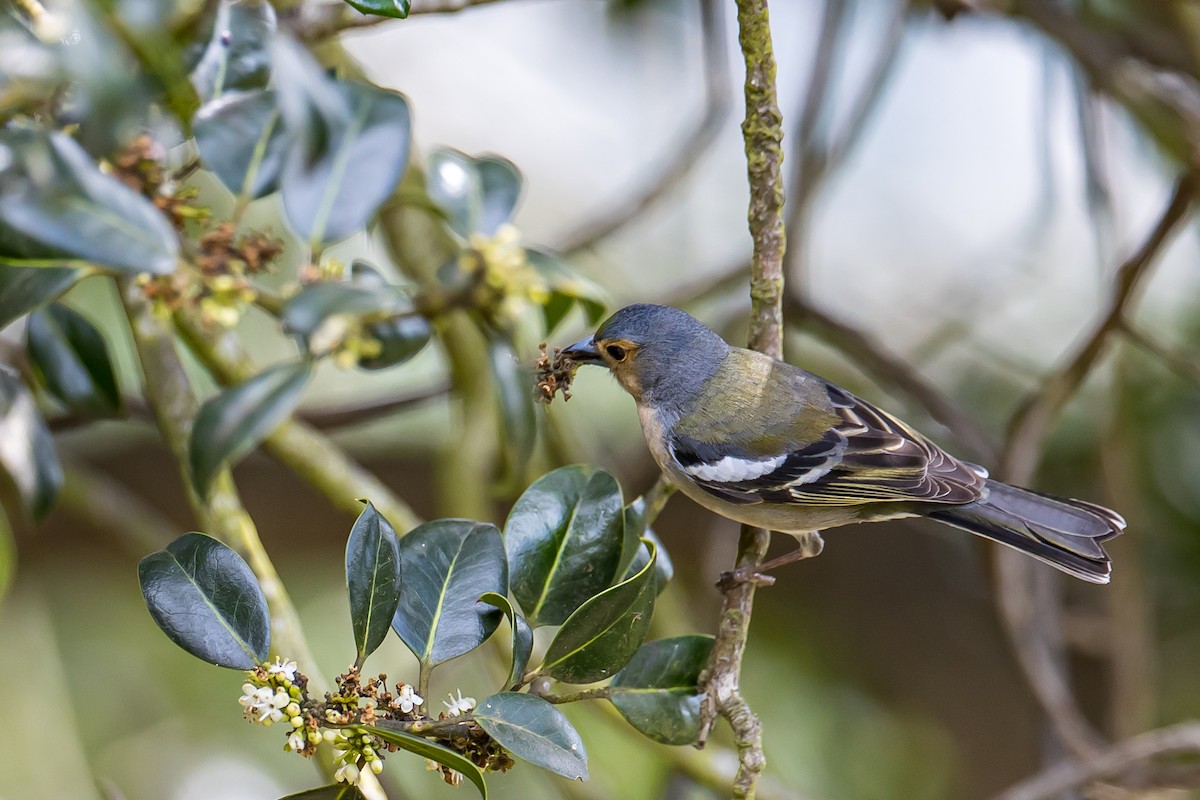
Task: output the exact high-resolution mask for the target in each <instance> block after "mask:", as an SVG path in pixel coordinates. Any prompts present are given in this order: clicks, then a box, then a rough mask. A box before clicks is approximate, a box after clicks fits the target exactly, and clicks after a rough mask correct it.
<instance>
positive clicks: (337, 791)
mask: <svg viewBox="0 0 1200 800" xmlns="http://www.w3.org/2000/svg"><path fill="white" fill-rule="evenodd" d="M279 800H367V796H366V795H364V794H363V793H362V791H361V790H360V789H359V788H358V787H357V786H354V785H352V784H349V783H331V784H329V785H328V786H320V787H318V788H316V789H307V790H305V791H303V792H297V793H296V794H289V795H288V796H287V797H281V798H279Z"/></svg>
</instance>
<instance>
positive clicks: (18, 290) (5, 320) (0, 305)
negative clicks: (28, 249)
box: [0, 266, 88, 328]
mask: <svg viewBox="0 0 1200 800" xmlns="http://www.w3.org/2000/svg"><path fill="white" fill-rule="evenodd" d="M87 272H88V271H87V270H85V269H77V268H75V267H6V266H0V328H4V327H7V326H8V324H9V323H10V322H12V321H13V320H15V319H16V318H17V317H20V316H21V315H23V314H28V313H29V312H30V311H33V310H34V309H36V308H40V307H42V306H43V305H45V304H46V303H49V302H50V301H51V300H56V299H58V297H59V295H61V294H63V293H64V292H66V291H67V289H70V288H71V287H72V286H74V285H75V283H76V281H78V280H79V279H80V278H82V277H83V276H85V275H86V274H87Z"/></svg>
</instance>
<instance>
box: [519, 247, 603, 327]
mask: <svg viewBox="0 0 1200 800" xmlns="http://www.w3.org/2000/svg"><path fill="white" fill-rule="evenodd" d="M525 260H526V261H527V262H528V263H529V266H531V267H533V268H534V269H535V270H536V271H537V273H538V274H539V275H541V277H542V280H544V281H545V282H546V286H547V287H548V288H549V290H550V299H549V300H548V301H547V302H546V305H544V306H543V307H542V315H543V317H544V318H545V321H546V331H547V332H550V331H553V330H554V329H555V328H556V327H558V325H559V323H560V322H562V320H563V318H564V317H566V316H567V314H568V313H569V312H570V311H571V309H572V308H574V307H575V306H576V305H578V306H579V307H580V308H582V309H583V311H584V316H585V317H586V319H587V322H588V324H589V325H595V324H596V323H598V322H599V321H600V319H602V318H603V316H604V311H605V309H606V308H607V306H608V303H609V297H608V293H607V292H606V291H604V289H602V288H601V287H600V286H599V285H598V284H596V283H594V282H592V281H591V280H589V279H587V278H586V277H584V276H583V275H582V274H581V273H580V272H579V271H578V270H576V269H575V268H574V267H572V266H571V265H570V264H568V263H567V262H566V261H564V260H563V259H562V258H560V257H559V256H557V255H555V254H554V253H551V252H549V251H547V250H539V249H537V248H536V247H527V248H525Z"/></svg>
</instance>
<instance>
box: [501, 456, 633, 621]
mask: <svg viewBox="0 0 1200 800" xmlns="http://www.w3.org/2000/svg"><path fill="white" fill-rule="evenodd" d="M623 529H624V514H623V504H622V500H621V487H620V486H619V485H618V484H617V481H616V478H614V477H613V476H612V475H609V474H608V473H607V472H604V471H603V470H598V469H595V468H594V467H589V466H583V465H579V466H571V467H562V468H560V469H556V470H554V471H553V472H549V473H547V474H545V475H543V476H542V477H541V478H539V479H538V480H536V481H534V482H533V484H532V485H530V487H529V488H528V489H526V490H525V493H524V494H523V495H521V497H520V498H519V499H518V500H517V502H516V504H515V505H514V506H513V509H512V511H511V512H510V513H509V515H508V521H507V522H505V524H504V546H505V549H506V550H507V551H508V564H509V571H510V576H511V577H510V583H511V585H512V593H513V596H514V597H515V598H516V599H517V602H518V603H520V604H521V608H522V610H524V612H525V616H526V617H527V618H528V619H529V623H530V624H531V625H533V626H535V627H536V626H538V625H560V624H562V622H563V621H564V620H565V619H566V618H567V617H569V616H571V614H572V613H573V612H574V611H575V609H577V608H579V607H580V606H581V605H583V603H584V601H585V600H587V599H588V598H590V597H592V596H594V595H596V594H598V593H599V592H601V591H603V590H604V589H606V588H608V586H610V585H611V584H612V582H613V578H614V577H615V576H616V571H617V565H618V562H619V561H620V558H621V539H622V534H623Z"/></svg>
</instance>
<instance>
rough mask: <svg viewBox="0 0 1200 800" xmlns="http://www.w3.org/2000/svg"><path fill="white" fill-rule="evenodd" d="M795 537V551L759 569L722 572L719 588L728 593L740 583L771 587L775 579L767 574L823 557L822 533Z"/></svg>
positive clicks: (718, 582)
mask: <svg viewBox="0 0 1200 800" xmlns="http://www.w3.org/2000/svg"><path fill="white" fill-rule="evenodd" d="M794 535H795V536H796V549H795V550H793V551H792V552H790V553H785V554H784V555H782V556H779V557H778V558H772V559H771V560H769V561H764V562H763V563H761V564H759V565H758V566H757V567H742V568H741V569H732V570H728V571H726V572H722V573H721V577H720V579H719V580H718V581H717V588H718V589H720V590H721V591H726V590H727V589H730V588H732V587H734V586H736V585H738V584H739V583H757V584H758V585H760V586H770V585H771V584H773V583H774V582H775V578H773V577H772V576H770V575H767V574H765V573H767V572H770V571H772V570H774V569H778V568H779V567H782V566H783V565H785V564H791V563H792V562H793V561H803V560H804V559H806V558H812V557H813V556H819V555H821V551H822V550H824V549H825V540H824V539H822V538H821V532H820V531H807V532H806V533H801V534H794Z"/></svg>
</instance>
